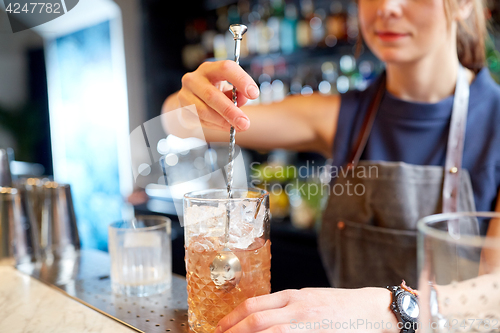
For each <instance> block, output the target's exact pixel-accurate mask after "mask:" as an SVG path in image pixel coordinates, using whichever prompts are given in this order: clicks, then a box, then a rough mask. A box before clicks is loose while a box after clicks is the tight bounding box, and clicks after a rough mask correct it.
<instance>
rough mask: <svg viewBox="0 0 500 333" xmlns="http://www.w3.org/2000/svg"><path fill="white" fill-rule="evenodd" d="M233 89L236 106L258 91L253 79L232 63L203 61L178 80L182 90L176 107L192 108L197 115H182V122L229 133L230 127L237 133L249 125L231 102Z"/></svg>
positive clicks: (184, 113) (178, 94)
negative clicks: (198, 124)
mask: <svg viewBox="0 0 500 333" xmlns="http://www.w3.org/2000/svg"><path fill="white" fill-rule="evenodd" d="M226 80H227V81H229V82H231V83H232V84H233V85H234V86H236V90H237V102H238V107H240V106H242V105H244V104H245V103H246V102H247V100H248V99H255V98H257V97H258V96H259V88H258V87H257V85H256V84H255V82H254V81H253V79H252V78H251V77H250V76H249V75H248V74H247V73H246V72H245V71H244V70H243V69H242V68H241V67H240V66H239V65H238V64H236V63H235V62H234V61H230V60H223V61H216V62H205V63H203V64H201V65H200V66H199V67H198V69H196V70H195V71H194V72H191V73H187V74H185V75H184V76H183V77H182V88H181V90H179V92H178V93H177V95H176V97H177V99H178V102H179V107H185V106H189V105H193V104H194V105H195V107H196V113H197V114H186V113H188V112H191V111H189V110H188V109H185V110H186V111H184V112H183V115H182V117H183V118H184V119H183V121H184V122H187V123H189V122H190V121H193V120H195V121H198V118H199V120H200V122H201V124H202V126H203V127H205V128H211V129H217V130H225V131H227V130H229V128H230V126H231V125H233V126H234V127H235V128H236V130H237V131H245V130H247V129H248V127H249V126H250V120H249V119H248V117H247V116H246V115H245V113H243V111H241V110H240V109H239V108H238V107H236V106H235V105H234V104H233V102H232V85H231V84H228V82H227V81H226Z"/></svg>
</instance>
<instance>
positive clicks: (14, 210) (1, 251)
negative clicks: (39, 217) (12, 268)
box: [0, 187, 40, 265]
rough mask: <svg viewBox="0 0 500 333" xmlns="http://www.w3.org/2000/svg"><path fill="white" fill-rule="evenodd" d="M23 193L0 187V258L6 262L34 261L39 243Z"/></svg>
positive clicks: (12, 263) (30, 211) (17, 263)
mask: <svg viewBox="0 0 500 333" xmlns="http://www.w3.org/2000/svg"><path fill="white" fill-rule="evenodd" d="M25 195H26V193H25V192H23V191H22V190H18V189H15V188H12V187H0V262H1V263H2V264H8V265H14V264H16V265H23V264H31V263H36V262H38V261H39V260H40V246H39V243H38V233H37V229H36V222H35V221H34V216H33V211H32V210H31V207H30V206H29V205H28V203H27V200H26V198H23V196H25Z"/></svg>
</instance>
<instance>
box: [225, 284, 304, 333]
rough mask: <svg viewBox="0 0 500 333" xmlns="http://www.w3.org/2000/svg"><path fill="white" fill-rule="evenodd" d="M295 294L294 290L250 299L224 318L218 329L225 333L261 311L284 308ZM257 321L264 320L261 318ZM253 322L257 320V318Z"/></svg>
mask: <svg viewBox="0 0 500 333" xmlns="http://www.w3.org/2000/svg"><path fill="white" fill-rule="evenodd" d="M293 292H294V291H293V290H285V291H280V292H277V293H274V294H270V295H264V296H258V297H253V298H249V299H247V300H246V301H244V302H243V303H241V304H240V305H238V306H237V307H236V308H235V309H234V310H233V311H232V312H231V313H230V314H228V315H227V316H225V317H224V318H222V319H221V321H219V324H218V327H220V331H221V332H225V331H226V330H228V329H229V328H231V327H233V326H235V325H237V324H238V323H240V322H241V321H242V320H244V319H246V318H247V317H249V316H250V315H252V314H255V313H257V312H260V311H266V310H273V309H280V308H283V307H285V306H286V305H287V304H288V302H289V301H290V298H291V295H292V293H293ZM257 319H258V320H264V319H261V318H257ZM252 320H255V318H254V319H252ZM260 330H262V329H260ZM253 332H255V331H253Z"/></svg>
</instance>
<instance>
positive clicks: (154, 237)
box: [109, 216, 172, 296]
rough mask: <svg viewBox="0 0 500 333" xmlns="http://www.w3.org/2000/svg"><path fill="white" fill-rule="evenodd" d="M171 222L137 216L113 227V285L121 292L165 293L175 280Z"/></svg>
mask: <svg viewBox="0 0 500 333" xmlns="http://www.w3.org/2000/svg"><path fill="white" fill-rule="evenodd" d="M170 233H171V221H170V219H169V218H167V217H163V216H137V217H136V218H135V219H133V220H130V221H120V222H115V223H112V224H111V225H110V226H109V254H110V257H111V285H112V289H113V291H114V292H115V293H117V294H123V295H127V296H148V295H153V294H157V293H161V292H163V291H165V290H166V289H167V288H169V287H170V285H171V281H172V250H171V238H170Z"/></svg>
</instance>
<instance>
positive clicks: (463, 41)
mask: <svg viewBox="0 0 500 333" xmlns="http://www.w3.org/2000/svg"><path fill="white" fill-rule="evenodd" d="M464 1H471V2H472V4H473V9H472V12H471V14H470V15H469V17H468V18H466V19H464V20H459V21H458V27H457V52H458V59H459V61H460V63H461V64H462V65H463V66H464V67H467V68H469V69H471V70H473V71H476V72H477V71H479V70H480V69H481V68H482V67H484V66H485V65H486V38H487V36H488V29H487V27H486V15H485V5H484V3H483V0H444V6H445V12H446V18H447V20H448V23H451V20H452V18H453V16H454V14H456V13H457V12H458V10H459V6H460V4H461V2H464Z"/></svg>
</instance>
